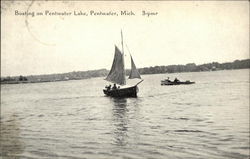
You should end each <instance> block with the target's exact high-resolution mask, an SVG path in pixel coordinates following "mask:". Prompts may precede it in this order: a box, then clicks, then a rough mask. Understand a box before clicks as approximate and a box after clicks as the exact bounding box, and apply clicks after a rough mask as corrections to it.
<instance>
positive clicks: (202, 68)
mask: <svg viewBox="0 0 250 159" xmlns="http://www.w3.org/2000/svg"><path fill="white" fill-rule="evenodd" d="M249 68H250V59H245V60H235V61H234V62H227V63H222V64H220V63H218V62H212V63H207V64H202V65H196V64H195V63H189V64H186V65H168V66H154V67H144V68H139V69H138V71H139V72H140V74H142V75H143V74H165V73H182V72H207V71H218V70H236V69H249ZM108 72H109V70H107V69H99V70H91V71H77V72H76V71H74V72H69V73H60V74H47V75H30V76H22V75H20V76H12V77H1V84H26V83H44V82H59V81H69V80H82V79H89V78H95V77H105V76H107V74H108ZM126 74H127V75H128V74H129V70H126Z"/></svg>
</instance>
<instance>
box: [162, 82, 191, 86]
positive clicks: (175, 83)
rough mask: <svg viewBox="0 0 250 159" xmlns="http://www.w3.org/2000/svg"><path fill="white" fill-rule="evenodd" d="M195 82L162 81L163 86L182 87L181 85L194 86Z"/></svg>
mask: <svg viewBox="0 0 250 159" xmlns="http://www.w3.org/2000/svg"><path fill="white" fill-rule="evenodd" d="M194 83H195V82H190V81H186V82H180V81H179V82H172V81H161V85H181V84H194Z"/></svg>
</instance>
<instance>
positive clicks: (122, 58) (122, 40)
mask: <svg viewBox="0 0 250 159" xmlns="http://www.w3.org/2000/svg"><path fill="white" fill-rule="evenodd" d="M121 43H122V59H123V66H124V72H123V73H124V78H125V84H126V69H125V62H124V48H123V35H122V30H121Z"/></svg>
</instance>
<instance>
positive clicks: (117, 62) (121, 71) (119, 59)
mask: <svg viewBox="0 0 250 159" xmlns="http://www.w3.org/2000/svg"><path fill="white" fill-rule="evenodd" d="M123 58H124V57H123V54H122V53H121V51H120V50H119V49H118V48H117V46H115V56H114V60H113V64H112V67H111V70H110V72H109V74H108V76H107V77H106V79H105V80H107V81H110V82H113V83H116V84H119V85H125V84H126V79H125V76H124V75H125V68H124V59H123Z"/></svg>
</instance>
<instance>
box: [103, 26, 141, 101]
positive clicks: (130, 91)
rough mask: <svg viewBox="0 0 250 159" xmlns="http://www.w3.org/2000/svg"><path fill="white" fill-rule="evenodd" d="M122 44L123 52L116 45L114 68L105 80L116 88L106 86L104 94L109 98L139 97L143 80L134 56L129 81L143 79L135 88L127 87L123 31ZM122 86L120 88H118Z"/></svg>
mask: <svg viewBox="0 0 250 159" xmlns="http://www.w3.org/2000/svg"><path fill="white" fill-rule="evenodd" d="M121 44H122V51H121V50H120V49H119V48H118V47H117V46H116V45H115V55H114V60H113V64H112V67H111V69H110V72H109V74H108V76H107V77H106V78H105V80H107V81H109V82H112V83H114V87H112V88H111V85H110V86H106V87H105V89H103V92H104V94H105V95H107V96H111V97H119V98H122V97H137V93H138V91H139V89H138V87H137V86H138V85H139V84H140V83H141V82H142V81H143V79H141V76H140V73H139V71H138V70H137V69H136V66H135V63H134V60H133V58H132V55H131V54H130V59H131V70H130V74H129V79H134V78H138V79H141V80H140V82H138V83H137V84H135V85H133V86H126V71H125V63H124V49H123V35H122V31H121ZM116 84H117V85H120V86H122V87H120V86H118V87H117V86H116Z"/></svg>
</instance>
